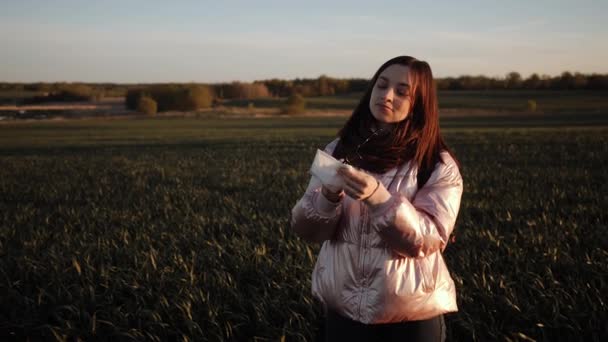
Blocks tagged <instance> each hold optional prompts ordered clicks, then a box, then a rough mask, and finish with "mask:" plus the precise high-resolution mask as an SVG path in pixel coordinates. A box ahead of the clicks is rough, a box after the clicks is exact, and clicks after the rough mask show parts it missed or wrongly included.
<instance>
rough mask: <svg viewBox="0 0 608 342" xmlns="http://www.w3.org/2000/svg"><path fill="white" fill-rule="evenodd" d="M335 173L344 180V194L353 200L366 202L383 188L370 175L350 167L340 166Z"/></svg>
mask: <svg viewBox="0 0 608 342" xmlns="http://www.w3.org/2000/svg"><path fill="white" fill-rule="evenodd" d="M337 172H338V174H339V175H340V176H342V178H343V179H344V192H345V193H346V194H347V195H348V196H350V197H351V198H353V199H355V200H366V199H368V198H370V196H371V195H372V194H374V193H375V192H377V191H378V187H380V186H382V187H384V186H383V185H382V184H381V183H380V182H379V181H378V180H376V178H374V177H373V176H372V175H370V174H367V173H365V172H364V171H361V170H358V169H356V168H354V167H351V166H347V165H344V166H341V167H339V168H338V171H337Z"/></svg>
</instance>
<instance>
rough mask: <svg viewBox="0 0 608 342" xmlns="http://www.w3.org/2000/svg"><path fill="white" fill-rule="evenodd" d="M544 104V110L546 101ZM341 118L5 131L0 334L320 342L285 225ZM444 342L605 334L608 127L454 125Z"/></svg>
mask: <svg viewBox="0 0 608 342" xmlns="http://www.w3.org/2000/svg"><path fill="white" fill-rule="evenodd" d="M539 102H540V101H539ZM344 120H345V118H344V117H341V118H340V117H333V118H332V117H329V118H272V119H231V120H217V119H183V118H180V119H161V118H156V119H153V118H152V119H141V120H135V119H130V120H107V121H104V120H99V119H87V120H73V121H72V120H68V121H62V122H43V121H41V122H14V123H5V124H2V125H0V339H2V340H6V339H7V338H10V339H20V340H23V339H26V338H28V337H29V338H30V339H32V340H41V339H44V340H55V339H56V340H72V339H76V338H80V339H83V340H96V339H120V340H130V339H132V340H159V341H160V340H209V341H216V340H238V341H241V340H255V341H276V340H286V341H304V340H314V339H315V337H316V336H318V335H319V334H320V332H321V331H322V329H323V325H322V316H321V309H320V306H319V303H317V302H316V301H315V300H314V299H313V298H312V296H311V293H310V292H311V291H310V277H311V272H312V268H313V266H314V263H315V260H316V255H317V252H318V250H319V248H320V245H316V244H307V243H305V242H303V241H302V240H300V239H299V238H298V237H297V236H296V235H295V234H294V233H292V232H291V231H290V229H289V225H288V223H289V215H290V210H291V208H292V207H293V205H294V204H295V202H296V201H297V200H298V199H299V197H300V196H301V195H302V194H303V191H304V189H305V187H306V185H307V183H308V180H309V175H308V174H307V170H308V168H309V166H310V163H311V162H312V158H313V156H314V152H315V149H316V148H322V147H324V146H325V144H327V143H328V142H329V141H331V140H332V139H333V136H334V135H335V133H336V131H337V130H338V129H339V128H340V127H341V124H342V123H343V122H344ZM442 131H443V133H444V135H445V137H446V140H447V142H448V144H449V145H450V146H451V147H452V148H453V149H454V151H455V153H456V155H457V157H458V158H459V159H460V161H461V163H462V170H461V172H462V175H463V178H464V195H463V200H462V205H461V209H460V214H459V217H458V221H457V223H456V228H455V230H454V235H453V237H454V239H453V241H452V242H451V243H450V244H449V245H448V247H447V249H446V251H445V259H446V262H447V264H448V267H449V269H450V272H451V274H452V276H453V278H454V280H455V283H456V288H457V294H458V305H459V309H460V311H459V312H458V313H455V314H448V315H446V323H447V328H448V332H447V334H448V339H449V340H461V341H470V340H480V341H486V340H513V341H518V340H527V341H530V340H539V341H555V340H584V341H600V340H604V341H605V340H607V339H608V326H607V324H606V322H608V308H607V304H608V300H607V297H606V293H607V292H608V277H607V275H608V263H607V262H606V261H607V260H608V235H607V222H608V211H607V210H606V208H608V199H607V198H608V196H606V194H608V185H607V184H608V164H607V163H606V160H607V159H608V116H605V115H599V114H598V115H595V116H593V115H587V116H577V115H576V114H568V113H566V114H563V115H556V116H555V117H552V118H551V117H547V118H542V119H539V118H538V117H535V118H528V119H526V118H509V117H498V118H474V119H467V120H456V119H452V120H445V121H442Z"/></svg>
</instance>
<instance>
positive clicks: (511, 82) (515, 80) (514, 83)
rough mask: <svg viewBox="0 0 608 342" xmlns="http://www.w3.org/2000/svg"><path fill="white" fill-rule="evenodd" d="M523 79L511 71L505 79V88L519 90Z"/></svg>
mask: <svg viewBox="0 0 608 342" xmlns="http://www.w3.org/2000/svg"><path fill="white" fill-rule="evenodd" d="M521 84H522V78H521V75H520V74H519V73H518V72H516V71H511V72H510V73H508V74H507V76H506V77H505V87H506V88H508V89H518V88H520V87H521Z"/></svg>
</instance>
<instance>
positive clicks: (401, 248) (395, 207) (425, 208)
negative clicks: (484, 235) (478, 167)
mask: <svg viewBox="0 0 608 342" xmlns="http://www.w3.org/2000/svg"><path fill="white" fill-rule="evenodd" d="M442 156H443V160H444V163H442V162H439V163H437V165H436V166H435V170H433V173H432V174H431V176H430V178H429V180H428V181H427V183H426V184H425V185H424V186H423V187H422V188H420V190H418V192H417V193H416V195H415V196H414V199H413V201H412V202H410V201H409V200H408V199H407V198H406V197H405V196H404V195H402V194H401V193H397V194H391V197H390V198H389V200H388V201H386V202H384V203H382V204H381V205H378V206H374V207H372V208H370V220H371V222H370V223H371V225H372V228H373V229H375V230H376V231H377V232H378V234H379V235H380V236H381V237H382V239H383V240H384V241H385V242H386V244H387V245H388V246H389V247H390V248H391V249H393V250H394V251H395V252H396V253H397V254H400V255H402V256H407V257H424V256H426V255H429V254H431V253H433V252H436V251H437V250H440V249H441V250H442V251H443V249H445V246H446V245H447V242H448V238H449V236H450V234H451V233H452V230H453V229H454V225H455V223H456V217H457V216H458V211H459V208H460V200H461V197H462V191H463V182H462V177H461V175H460V171H459V170H458V166H457V165H456V163H455V162H454V160H453V159H452V158H451V157H450V156H449V154H447V153H442Z"/></svg>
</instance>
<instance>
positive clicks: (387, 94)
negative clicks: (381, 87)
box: [380, 88, 393, 102]
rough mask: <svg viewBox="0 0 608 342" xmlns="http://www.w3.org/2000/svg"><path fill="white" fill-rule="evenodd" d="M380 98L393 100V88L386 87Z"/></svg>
mask: <svg viewBox="0 0 608 342" xmlns="http://www.w3.org/2000/svg"><path fill="white" fill-rule="evenodd" d="M380 98H381V99H382V100H383V101H391V102H392V101H393V90H392V89H390V88H389V89H386V90H385V91H384V92H383V93H382V94H381V95H380Z"/></svg>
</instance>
